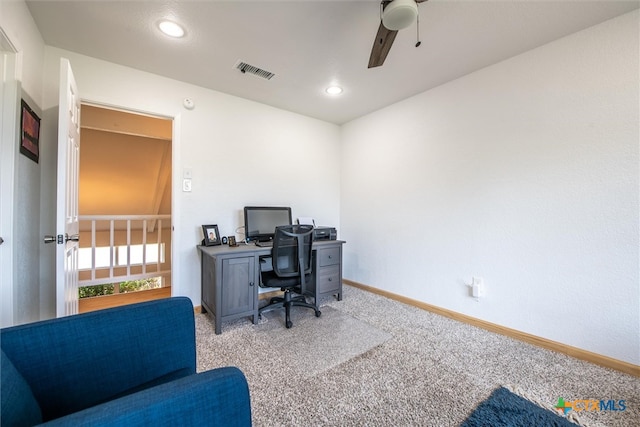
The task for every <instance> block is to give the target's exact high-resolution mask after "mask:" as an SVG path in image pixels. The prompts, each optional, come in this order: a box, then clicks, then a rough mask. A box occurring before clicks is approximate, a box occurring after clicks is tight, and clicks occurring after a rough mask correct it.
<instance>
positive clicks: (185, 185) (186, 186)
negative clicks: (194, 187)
mask: <svg viewBox="0 0 640 427" xmlns="http://www.w3.org/2000/svg"><path fill="white" fill-rule="evenodd" d="M182 191H184V192H190V191H191V180H190V179H183V180H182Z"/></svg>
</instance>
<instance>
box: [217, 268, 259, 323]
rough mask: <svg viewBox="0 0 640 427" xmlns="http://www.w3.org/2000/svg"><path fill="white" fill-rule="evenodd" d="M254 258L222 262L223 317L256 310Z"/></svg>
mask: <svg viewBox="0 0 640 427" xmlns="http://www.w3.org/2000/svg"><path fill="white" fill-rule="evenodd" d="M254 276H255V270H254V258H253V257H246V258H232V259H225V260H224V261H222V277H223V283H222V307H221V309H222V315H223V316H229V315H233V314H236V313H243V312H247V311H251V310H253V309H254V307H253V305H254V303H255V298H254V293H255V286H257V284H256V283H255V277H254Z"/></svg>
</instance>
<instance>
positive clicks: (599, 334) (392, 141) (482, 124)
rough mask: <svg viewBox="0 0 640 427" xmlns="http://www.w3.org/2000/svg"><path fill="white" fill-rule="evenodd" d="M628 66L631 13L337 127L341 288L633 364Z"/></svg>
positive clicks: (639, 357)
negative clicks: (391, 296) (367, 290)
mask: <svg viewBox="0 0 640 427" xmlns="http://www.w3.org/2000/svg"><path fill="white" fill-rule="evenodd" d="M638 56H639V45H638V12H637V11H635V12H633V13H629V14H627V15H623V16H621V17H618V18H616V19H613V20H611V21H608V22H605V23H603V24H601V25H598V26H595V27H592V28H589V29H587V30H584V31H582V32H579V33H576V34H574V35H571V36H568V37H566V38H563V39H560V40H557V41H555V42H553V43H550V44H548V45H546V46H543V47H540V48H538V49H535V50H532V51H529V52H527V53H524V54H522V55H519V56H516V57H513V58H511V59H509V60H506V61H503V62H501V63H498V64H495V65H493V66H490V67H487V68H485V69H482V70H480V71H478V72H475V73H473V74H470V75H468V76H465V77H463V78H460V79H458V80H455V81H453V82H450V83H447V84H445V85H442V86H440V87H437V88H435V89H433V90H430V91H427V92H425V93H422V94H420V95H417V96H415V97H413V98H410V99H408V100H405V101H403V102H400V103H397V104H395V105H392V106H390V107H388V108H385V109H383V110H380V111H378V112H375V113H372V114H370V115H368V116H366V117H363V118H360V119H358V120H355V121H353V122H351V123H348V124H346V125H344V126H343V129H342V143H343V146H342V187H341V189H342V191H341V194H342V195H341V225H342V237H343V238H344V239H346V240H347V241H348V244H347V245H345V248H344V249H345V271H344V275H345V277H346V278H349V279H352V280H355V281H357V282H361V283H364V284H367V285H371V286H375V287H378V288H381V289H384V290H387V291H390V292H393V293H397V294H400V295H404V296H407V297H410V298H414V299H416V300H419V301H424V302H426V303H430V304H434V305H436V306H440V307H444V308H447V309H450V310H453V311H456V312H460V313H464V314H467V315H470V316H473V317H476V318H480V319H484V320H487V321H489V322H493V323H496V324H500V325H504V326H507V327H510V328H514V329H517V330H520V331H524V332H527V333H531V334H534V335H537V336H541V337H545V338H548V339H551V340H555V341H559V342H562V343H565V344H568V345H571V346H575V347H579V348H582V349H585V350H588V351H593V352H595V353H599V354H602V355H607V356H610V357H613V358H616V359H619V360H623V361H627V362H631V363H634V364H640V315H639V310H640V293H639V289H638V288H639V265H638V260H639V253H638V247H639V241H638V237H639V227H638V212H639V203H638V196H639V188H640V187H639V182H638V180H639V167H638V162H639V158H638V141H639V138H640V131H639V124H638V117H639V94H638V93H639V69H640V68H639V63H638V61H639V59H638ZM472 276H477V277H482V278H483V279H484V281H485V284H486V296H485V297H484V298H482V299H481V300H480V301H479V302H476V301H475V300H474V299H473V298H471V297H470V296H469V292H468V288H467V287H466V286H465V282H467V283H469V282H471V277H472Z"/></svg>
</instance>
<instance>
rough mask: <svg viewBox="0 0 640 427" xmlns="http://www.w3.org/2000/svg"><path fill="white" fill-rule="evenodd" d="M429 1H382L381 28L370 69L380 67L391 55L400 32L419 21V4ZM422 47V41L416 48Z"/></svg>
mask: <svg viewBox="0 0 640 427" xmlns="http://www.w3.org/2000/svg"><path fill="white" fill-rule="evenodd" d="M425 1H427V0H382V2H381V3H380V9H381V12H380V15H381V16H380V18H381V19H380V27H378V33H377V34H376V39H375V40H374V42H373V47H372V48H371V56H370V57H369V67H368V68H373V67H379V66H381V65H382V64H384V60H385V59H386V58H387V55H388V54H389V50H390V49H391V45H392V44H393V41H394V40H395V39H396V35H397V34H398V30H401V29H403V28H407V27H408V26H409V25H411V24H412V23H413V22H414V21H416V20H417V19H418V3H422V2H425ZM418 46H420V40H418V42H417V43H416V47H418Z"/></svg>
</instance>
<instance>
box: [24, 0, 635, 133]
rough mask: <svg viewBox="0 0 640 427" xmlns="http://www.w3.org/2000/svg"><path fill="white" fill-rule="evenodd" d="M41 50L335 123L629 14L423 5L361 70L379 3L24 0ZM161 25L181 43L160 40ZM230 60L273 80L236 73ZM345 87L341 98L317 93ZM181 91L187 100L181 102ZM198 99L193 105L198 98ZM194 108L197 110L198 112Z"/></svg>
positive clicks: (595, 8)
mask: <svg viewBox="0 0 640 427" xmlns="http://www.w3.org/2000/svg"><path fill="white" fill-rule="evenodd" d="M27 4H28V7H29V10H30V11H31V14H32V15H33V18H34V20H35V22H36V24H37V26H38V28H39V29H40V32H41V34H42V37H43V38H44V41H45V43H46V44H47V45H50V46H56V47H59V48H63V49H66V50H71V51H74V52H78V53H82V54H84V55H88V56H92V57H95V58H99V59H103V60H107V61H110V62H114V63H118V64H122V65H126V66H129V67H133V68H137V69H140V70H144V71H148V72H151V73H155V74H159V75H162V76H166V77H170V78H173V79H177V80H181V81H184V82H188V83H192V84H195V85H198V86H202V87H205V88H210V89H214V90H218V91H220V92H225V93H228V94H232V95H237V96H240V97H243V98H247V99H251V100H255V101H258V102H261V103H264V104H268V105H272V106H274V107H278V108H282V109H285V110H289V111H293V112H297V113H300V114H304V115H307V116H311V117H315V118H318V119H321V120H325V121H329V122H333V123H337V124H342V123H345V122H347V121H349V120H352V119H354V118H357V117H359V116H362V115H364V114H367V113H369V112H371V111H375V110H377V109H380V108H382V107H385V106H387V105H390V104H392V103H394V102H397V101H400V100H402V99H405V98H408V97H410V96H412V95H415V94H417V93H420V92H423V91H425V90H427V89H430V88H433V87H435V86H438V85H440V84H442V83H445V82H447V81H451V80H453V79H455V78H458V77H460V76H463V75H465V74H468V73H471V72H473V71H475V70H478V69H480V68H483V67H486V66H488V65H491V64H494V63H496V62H499V61H502V60H504V59H507V58H509V57H512V56H514V55H517V54H519V53H521V52H524V51H527V50H530V49H533V48H535V47H537V46H540V45H543V44H545V43H548V42H550V41H552V40H555V39H558V38H560V37H563V36H566V35H568V34H571V33H574V32H576V31H579V30H581V29H584V28H587V27H589V26H592V25H595V24H598V23H600V22H603V21H605V20H607V19H610V18H613V17H615V16H618V15H621V14H624V13H627V12H629V11H631V10H633V9H637V8H638V7H639V4H640V2H639V1H638V0H633V1H631V0H626V1H613V0H602V1H594V0H588V1H578V0H564V1H550V0H539V1H532V0H529V1H523V0H519V1H517V0H495V1H486V0H468V1H456V0H430V1H428V2H426V3H421V4H420V6H419V10H420V39H421V41H422V45H421V46H420V47H418V48H416V47H414V45H415V43H416V25H415V24H414V25H412V26H411V27H409V28H408V29H405V30H401V31H400V33H399V34H398V36H397V38H396V40H395V43H394V45H393V47H392V48H391V52H390V53H389V56H388V57H387V60H386V62H385V64H384V65H383V66H382V67H378V68H373V69H367V63H368V60H369V53H370V51H371V47H372V45H373V41H374V37H375V34H376V31H377V29H378V25H379V23H380V12H379V9H380V8H379V5H380V3H379V1H377V0H357V1H332V0H321V1H312V0H299V1H291V0H290V1H270V0H259V1H245V0H235V1H214V0H208V1H166V0H164V1H159V0H158V1H125V2H123V1H114V0H106V1H101V0H92V1H77V0H76V1H57V0H45V1H35V0H27ZM163 18H169V19H172V20H174V21H176V22H178V23H180V24H182V25H183V26H184V27H185V28H186V31H187V35H186V37H184V38H183V39H179V40H175V39H170V38H168V37H166V36H164V35H162V34H161V33H160V32H159V31H158V30H157V23H158V21H160V20H161V19H163ZM238 60H242V61H244V62H247V63H249V64H251V65H255V66H257V67H260V68H263V69H266V70H268V71H271V72H273V73H275V77H273V78H272V79H271V80H268V81H267V80H263V79H261V78H258V77H256V76H253V75H250V74H242V73H240V71H238V70H236V69H235V68H234V65H235V64H236V62H237V61H238ZM332 83H335V84H338V85H340V86H342V87H343V88H344V93H343V94H342V95H340V96H330V95H327V94H326V93H325V92H324V89H325V88H326V87H327V86H328V85H330V84H332ZM186 95H187V94H185V96H186ZM196 102H197V100H196ZM196 108H197V107H196Z"/></svg>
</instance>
